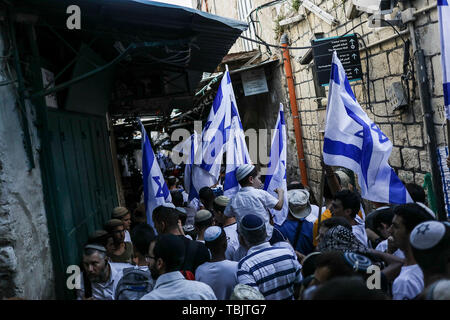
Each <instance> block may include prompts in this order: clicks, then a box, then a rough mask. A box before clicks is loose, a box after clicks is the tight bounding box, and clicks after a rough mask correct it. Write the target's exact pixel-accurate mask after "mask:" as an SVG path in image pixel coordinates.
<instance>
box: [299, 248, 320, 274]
mask: <svg viewBox="0 0 450 320" xmlns="http://www.w3.org/2000/svg"><path fill="white" fill-rule="evenodd" d="M320 255H322V253H321V252H315V253H314V254H311V253H310V254H309V255H307V256H306V257H305V259H304V260H303V265H302V274H303V277H304V278H306V277H308V276H310V275H313V274H314V271H315V270H316V265H317V258H319V257H320Z"/></svg>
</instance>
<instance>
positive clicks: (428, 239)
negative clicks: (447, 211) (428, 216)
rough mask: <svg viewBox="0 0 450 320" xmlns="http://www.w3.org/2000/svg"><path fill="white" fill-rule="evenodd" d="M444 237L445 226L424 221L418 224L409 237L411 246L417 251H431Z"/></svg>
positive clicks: (436, 222) (435, 222)
mask: <svg viewBox="0 0 450 320" xmlns="http://www.w3.org/2000/svg"><path fill="white" fill-rule="evenodd" d="M444 235H445V225H444V224H443V223H441V222H438V221H425V222H422V223H420V224H418V225H417V226H416V227H415V228H414V229H413V230H412V231H411V234H410V236H409V241H410V243H411V245H412V246H413V247H414V248H416V249H419V250H426V249H431V248H433V247H434V246H435V245H437V244H438V243H439V241H441V239H442V238H443V237H444Z"/></svg>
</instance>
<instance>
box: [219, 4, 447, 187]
mask: <svg viewBox="0 0 450 320" xmlns="http://www.w3.org/2000/svg"><path fill="white" fill-rule="evenodd" d="M349 1H351V0H345V1H337V0H312V2H313V3H315V4H316V5H318V6H319V7H320V8H322V9H323V10H325V11H327V12H328V13H329V14H331V15H332V16H334V17H335V18H336V19H337V20H338V21H339V24H338V25H336V26H330V25H329V24H327V23H326V22H324V21H323V20H321V19H320V18H319V17H318V16H316V15H315V14H314V13H311V12H309V11H308V10H305V9H304V8H302V7H300V9H299V10H298V12H294V10H293V8H292V6H291V3H292V1H285V2H281V3H278V4H276V5H273V6H270V7H266V8H263V9H261V10H259V11H258V18H259V19H258V20H259V24H258V27H259V30H260V33H259V36H260V37H261V38H263V39H264V41H266V42H267V43H270V44H276V45H279V38H277V37H276V35H275V33H274V29H275V26H276V21H277V20H279V19H280V18H281V17H292V16H294V15H297V14H300V13H304V14H305V15H306V19H304V20H302V21H299V22H297V23H294V24H290V25H288V26H285V27H284V30H283V32H285V33H286V34H287V35H288V37H289V39H290V46H292V47H303V46H310V40H311V39H312V38H313V36H314V33H315V32H324V37H333V36H339V35H343V34H344V33H347V32H348V33H358V34H359V35H360V36H361V37H362V39H363V40H364V41H361V40H360V41H359V45H360V55H361V62H362V69H363V80H358V81H354V82H351V86H352V89H353V91H354V93H355V96H356V98H357V100H358V102H359V103H360V105H361V106H362V108H363V109H364V110H365V111H366V113H367V114H368V116H369V117H370V118H371V119H372V120H373V121H374V122H375V123H376V124H377V125H378V126H379V127H380V129H381V130H382V131H383V132H384V133H385V134H386V135H387V136H388V137H389V139H390V140H391V142H392V144H393V149H392V153H391V156H390V159H389V163H390V165H391V166H392V167H393V168H394V170H395V171H396V172H397V174H398V176H399V177H400V179H402V180H404V181H405V182H407V183H408V182H415V183H417V184H419V185H422V184H423V179H424V175H425V174H426V173H428V172H430V158H429V154H428V150H427V143H428V137H427V135H426V131H425V128H424V122H423V112H422V108H421V103H420V98H419V93H418V92H419V91H418V86H417V81H412V80H410V81H409V89H410V95H411V103H410V104H409V106H408V107H407V108H406V109H405V110H404V111H402V112H398V111H397V112H394V113H392V112H391V111H390V110H388V108H387V102H388V101H387V98H386V90H387V89H388V88H389V86H390V85H391V84H392V83H393V82H397V81H401V76H402V74H403V51H404V50H403V46H404V41H403V40H406V39H409V33H408V32H406V33H405V34H403V35H402V37H399V36H397V37H395V38H393V39H391V40H388V41H384V42H381V43H380V44H377V45H372V44H374V43H375V42H377V41H380V40H383V39H386V38H388V37H391V36H393V35H395V34H396V33H395V31H394V30H393V29H392V28H391V27H383V28H369V27H368V25H367V23H366V22H365V21H367V19H368V17H369V16H368V14H367V13H362V14H359V15H358V16H357V17H356V18H354V19H351V20H349V19H347V18H346V12H345V10H346V5H348V2H349ZM232 2H233V3H236V2H237V1H232ZM268 2H269V1H268V0H254V1H252V4H253V7H254V8H256V7H257V6H259V5H261V4H264V3H268ZM434 2H435V1H434V0H417V1H414V2H413V5H414V7H415V8H416V9H421V8H424V7H426V6H429V5H431V4H433V3H434ZM215 13H216V14H218V15H225V16H226V14H225V12H221V11H217V12H215ZM230 17H231V16H230ZM234 18H237V17H236V16H234ZM362 22H364V23H362ZM414 26H415V30H416V38H417V40H418V42H419V45H420V47H421V48H422V49H423V50H424V52H425V60H426V68H427V72H428V79H429V85H430V88H429V89H430V94H431V103H432V107H433V119H434V125H435V131H436V138H437V143H438V146H444V145H447V144H448V141H447V137H446V127H445V122H446V121H445V115H444V101H443V92H442V73H441V72H442V71H441V69H442V67H441V60H440V59H441V57H440V42H439V29H438V17H437V8H436V7H434V8H431V9H430V10H428V11H425V12H423V13H421V14H420V15H418V16H416V21H415V23H414ZM355 27H356V28H355ZM353 28H354V30H352V29H353ZM402 38H403V40H402ZM365 46H368V47H369V48H368V49H367V51H366V50H365V49H364V47H365ZM239 48H240V44H239V41H238V42H236V45H235V46H234V47H233V48H232V50H231V51H233V50H235V51H239ZM259 48H260V50H261V52H263V53H265V52H266V51H267V50H266V47H265V46H264V45H261V46H260V47H259ZM411 48H412V46H411ZM231 51H230V52H231ZM271 51H272V55H278V56H279V57H282V54H281V50H279V49H276V48H271ZM306 52H307V49H301V50H290V55H291V63H292V69H293V70H292V71H293V74H294V81H295V91H296V98H297V104H298V111H299V114H300V120H301V126H302V134H303V144H304V152H305V156H306V165H307V170H308V179H309V182H310V185H311V186H312V187H313V190H315V191H316V193H317V190H318V186H319V183H320V172H321V166H320V154H321V146H322V143H323V142H322V141H323V139H322V133H321V132H320V129H321V128H322V129H323V119H324V114H325V112H326V111H324V109H323V108H321V107H325V106H326V104H321V103H320V99H318V93H317V92H316V91H315V87H314V82H313V72H314V70H313V67H312V65H311V64H309V65H301V64H300V63H299V59H300V58H301V57H303V56H304V54H305V53H306ZM410 53H411V58H413V55H412V49H410ZM366 55H367V57H368V62H369V68H368V69H369V70H367V65H366ZM367 71H369V77H370V83H369V84H367V78H366V75H367ZM414 78H416V75H415V74H414ZM279 81H280V83H281V84H282V85H283V86H284V89H285V96H286V97H287V98H286V103H287V105H285V110H286V113H285V114H286V121H287V124H288V128H290V130H291V131H290V132H289V133H288V140H289V145H290V147H289V149H288V179H291V180H299V175H300V174H299V170H298V160H297V155H296V147H295V135H294V132H293V126H292V115H291V113H290V111H289V110H290V105H289V102H288V101H289V95H288V90H287V83H286V80H285V76H284V74H281V76H280V79H279ZM405 83H406V82H405ZM367 86H369V91H370V106H369V104H368V95H367ZM405 87H406V86H405ZM405 94H406V88H405ZM326 95H327V96H328V87H326ZM322 101H324V102H326V98H325V99H324V100H322ZM274 121H275V119H274Z"/></svg>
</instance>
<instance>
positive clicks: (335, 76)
mask: <svg viewBox="0 0 450 320" xmlns="http://www.w3.org/2000/svg"><path fill="white" fill-rule="evenodd" d="M330 80H333V81H334V82H336V84H340V81H339V68H338V66H337V64H336V63H331V75H330Z"/></svg>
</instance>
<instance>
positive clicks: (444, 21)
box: [437, 0, 450, 120]
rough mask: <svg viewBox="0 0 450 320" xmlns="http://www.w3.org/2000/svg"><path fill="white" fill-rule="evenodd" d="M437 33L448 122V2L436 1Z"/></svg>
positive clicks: (449, 100)
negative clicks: (438, 33)
mask: <svg viewBox="0 0 450 320" xmlns="http://www.w3.org/2000/svg"><path fill="white" fill-rule="evenodd" d="M437 5H438V12H439V31H440V35H441V61H442V85H443V87H444V106H445V115H446V117H447V119H449V120H450V5H449V0H438V1H437Z"/></svg>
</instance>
